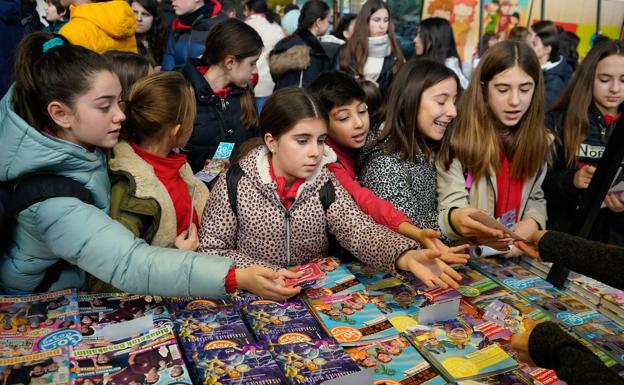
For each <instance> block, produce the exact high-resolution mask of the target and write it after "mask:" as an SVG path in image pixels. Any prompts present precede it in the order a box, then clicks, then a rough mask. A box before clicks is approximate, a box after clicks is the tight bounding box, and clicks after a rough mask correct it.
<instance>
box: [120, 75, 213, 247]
mask: <svg viewBox="0 0 624 385" xmlns="http://www.w3.org/2000/svg"><path fill="white" fill-rule="evenodd" d="M171 100H175V101H176V103H175V104H174V103H171ZM127 103H128V104H127V105H128V106H130V108H127V111H126V120H125V122H124V123H123V125H122V134H124V136H125V138H126V139H127V141H126V140H122V141H120V142H119V143H118V144H117V145H116V146H115V147H114V148H113V149H112V151H111V152H110V153H109V161H108V167H109V172H110V174H111V185H112V191H111V209H110V216H111V217H112V218H113V219H115V220H117V221H118V222H120V223H121V224H123V225H124V226H125V227H126V228H128V229H129V230H130V231H132V233H133V234H134V235H135V236H136V237H140V238H143V239H145V240H146V241H147V242H148V243H149V244H152V245H155V246H162V247H173V246H175V247H177V248H179V249H188V250H197V247H198V246H199V241H198V238H197V227H196V226H197V225H198V224H199V220H200V219H201V217H198V214H200V215H201V214H203V209H204V207H205V206H206V201H207V200H208V188H207V187H206V186H205V185H204V184H203V183H202V182H201V181H200V180H198V179H196V178H195V177H193V173H192V171H191V167H190V166H189V165H188V163H186V156H184V155H182V154H179V149H180V148H182V147H184V145H186V142H187V141H188V138H189V137H190V135H191V132H192V130H193V121H194V120H195V97H194V95H193V90H192V89H191V87H190V85H189V84H188V83H187V82H186V81H185V80H184V77H183V76H182V75H181V74H180V73H177V72H171V73H160V74H154V75H151V76H149V77H147V78H144V79H143V80H140V81H139V82H137V83H136V84H135V85H134V87H133V88H132V91H131V92H130V95H129V96H128V102H127ZM190 190H192V191H193V192H194V193H193V196H191V194H190ZM191 206H193V207H194V209H191ZM191 210H192V211H191Z"/></svg>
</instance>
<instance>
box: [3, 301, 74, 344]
mask: <svg viewBox="0 0 624 385" xmlns="http://www.w3.org/2000/svg"><path fill="white" fill-rule="evenodd" d="M78 320H79V318H78V302H77V299H76V290H75V289H66V290H60V291H53V292H49V293H42V294H32V295H20V296H0V323H1V324H2V325H1V327H0V338H2V340H6V339H12V338H17V339H20V340H22V341H19V342H17V343H12V344H9V345H10V346H7V347H6V348H0V352H2V354H3V355H5V354H6V355H10V353H11V352H13V353H15V354H26V353H30V352H37V351H43V350H50V349H55V348H57V347H60V346H74V345H77V344H78V343H80V340H81V335H80V331H79V326H78ZM28 340H30V341H28ZM28 349H30V350H28Z"/></svg>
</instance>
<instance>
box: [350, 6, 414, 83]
mask: <svg viewBox="0 0 624 385" xmlns="http://www.w3.org/2000/svg"><path fill="white" fill-rule="evenodd" d="M404 62H405V58H404V57H403V53H402V51H401V47H399V43H398V41H397V39H396V36H395V34H394V24H393V23H392V20H391V19H390V10H389V9H388V6H387V5H386V3H385V2H383V1H382V0H368V1H367V2H366V3H364V5H363V6H362V9H361V10H360V12H359V13H358V16H357V19H356V21H355V28H354V31H353V36H352V37H351V38H350V39H349V42H348V43H347V46H346V48H345V49H343V50H342V52H341V54H340V69H341V70H343V71H346V72H349V73H353V74H354V75H356V76H357V77H359V78H365V79H368V80H372V81H374V82H376V83H377V84H378V85H379V89H380V90H381V94H382V95H385V93H386V90H387V89H388V87H389V86H390V82H391V81H392V76H393V74H395V73H396V72H397V71H398V69H399V68H400V67H401V65H402V64H403V63H404Z"/></svg>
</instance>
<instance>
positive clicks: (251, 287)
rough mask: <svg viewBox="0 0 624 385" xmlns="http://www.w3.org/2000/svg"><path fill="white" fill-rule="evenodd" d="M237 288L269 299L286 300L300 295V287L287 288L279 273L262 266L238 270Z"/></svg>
mask: <svg viewBox="0 0 624 385" xmlns="http://www.w3.org/2000/svg"><path fill="white" fill-rule="evenodd" d="M236 286H237V288H239V289H242V290H246V291H248V292H250V293H253V294H255V295H258V296H260V297H264V298H267V299H274V300H284V299H287V298H290V297H292V296H294V295H297V294H299V292H300V291H301V288H300V287H287V286H285V285H284V280H283V278H282V277H281V276H280V274H279V273H278V272H277V271H274V270H271V269H269V268H266V267H262V266H255V265H254V266H249V267H246V268H244V269H236Z"/></svg>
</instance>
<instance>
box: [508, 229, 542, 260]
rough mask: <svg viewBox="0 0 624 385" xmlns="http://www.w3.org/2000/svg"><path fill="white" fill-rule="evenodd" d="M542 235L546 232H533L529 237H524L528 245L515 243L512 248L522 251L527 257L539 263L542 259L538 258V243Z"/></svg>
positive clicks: (520, 242) (519, 242)
mask: <svg viewBox="0 0 624 385" xmlns="http://www.w3.org/2000/svg"><path fill="white" fill-rule="evenodd" d="M544 234H546V230H538V231H536V232H534V233H533V234H531V235H529V236H528V237H526V238H527V241H529V244H527V243H524V242H522V241H515V242H514V246H516V247H517V248H519V249H520V250H522V251H523V252H524V253H525V254H527V255H528V256H529V257H531V258H533V259H535V260H537V261H541V260H542V258H541V257H540V254H539V242H540V240H541V239H542V237H543V236H544Z"/></svg>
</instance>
